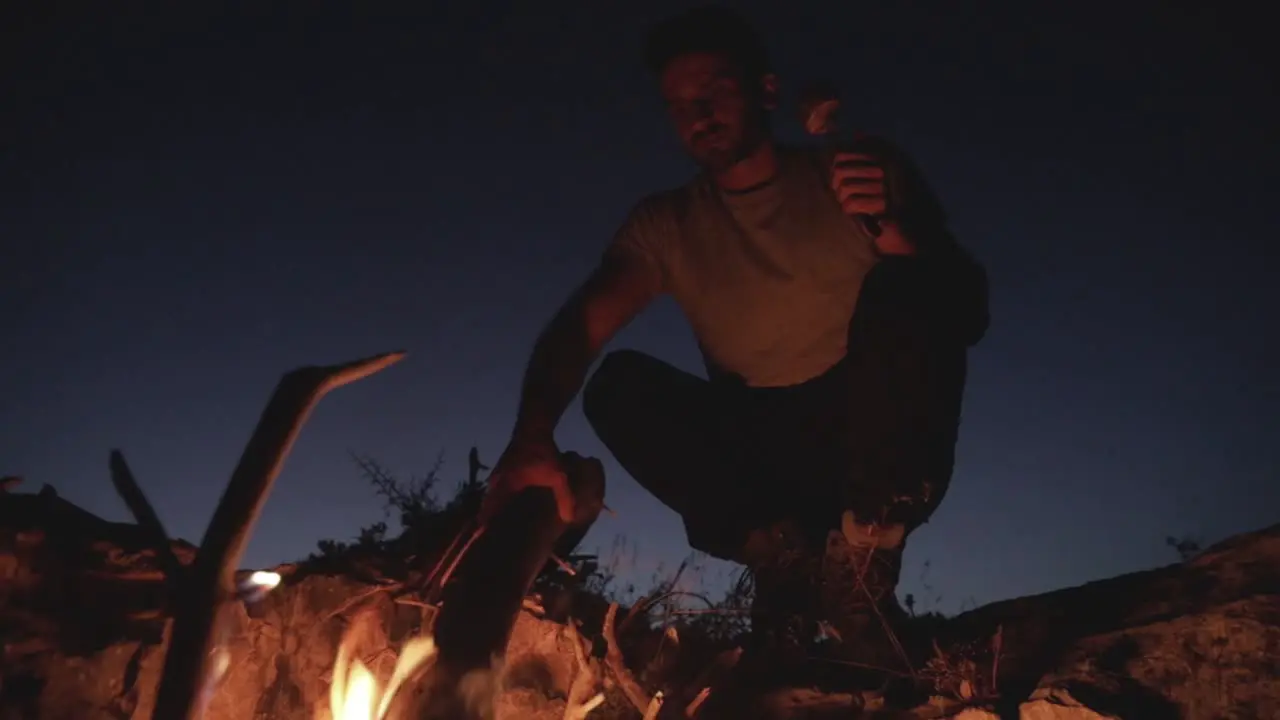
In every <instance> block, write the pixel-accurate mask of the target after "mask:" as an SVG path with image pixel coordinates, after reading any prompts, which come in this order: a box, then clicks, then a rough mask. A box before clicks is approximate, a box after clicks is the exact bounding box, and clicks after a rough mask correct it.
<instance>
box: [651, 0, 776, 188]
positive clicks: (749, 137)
mask: <svg viewBox="0 0 1280 720" xmlns="http://www.w3.org/2000/svg"><path fill="white" fill-rule="evenodd" d="M645 61H646V63H647V64H648V66H649V69H650V71H652V72H653V74H654V75H655V76H656V77H657V78H658V82H659V85H660V88H661V92H662V98H663V100H664V101H665V102H666V105H667V112H668V114H669V115H670V117H671V119H672V121H673V122H674V123H675V127H676V132H677V133H678V134H679V136H680V140H681V142H682V143H684V146H685V149H686V150H687V151H688V152H689V154H690V155H691V156H692V157H693V159H694V161H696V162H697V163H698V164H699V165H702V166H703V167H705V168H707V169H708V170H711V171H712V172H716V171H720V170H725V169H727V168H729V167H731V166H733V165H734V164H735V163H737V162H739V161H741V160H743V159H744V158H746V157H748V156H749V155H751V153H752V152H754V151H755V150H756V149H757V148H759V147H760V145H761V144H762V143H763V142H765V141H766V140H768V138H769V120H768V111H769V110H772V109H773V108H774V107H776V106H777V78H776V77H775V76H774V75H773V73H772V72H771V71H770V66H769V54H768V51H767V50H766V49H765V46H764V43H763V42H761V40H760V38H759V37H758V36H757V35H756V33H755V30H754V29H752V27H751V25H750V24H749V23H747V22H746V20H744V19H743V18H742V17H741V16H739V15H738V14H736V13H734V12H732V11H729V10H726V9H723V8H719V7H714V6H711V7H702V8H698V9H696V10H690V11H687V12H685V13H683V14H681V15H677V16H675V17H672V18H670V19H667V20H664V21H663V22H661V23H659V24H658V25H656V26H655V27H654V28H653V29H652V30H650V31H649V36H648V39H647V41H646V43H645Z"/></svg>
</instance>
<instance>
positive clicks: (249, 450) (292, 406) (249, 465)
mask: <svg viewBox="0 0 1280 720" xmlns="http://www.w3.org/2000/svg"><path fill="white" fill-rule="evenodd" d="M403 357H404V353H387V354H383V355H377V356H375V357H371V358H367V359H364V360H357V361H355V362H351V363H347V364H344V365H332V366H327V367H324V366H322V367H305V368H300V369H298V370H294V371H293V372H290V373H288V374H286V375H285V376H284V377H283V378H281V379H280V382H279V384H277V385H276V389H275V393H274V394H273V395H272V396H271V400H270V401H269V402H268V403H267V407H266V409H265V410H263V412H262V416H261V417H260V418H259V420H258V426H257V427H256V428H255V429H254V431H253V435H252V436H250V438H249V442H248V444H247V445H246V446H245V449H244V452H243V454H242V455H241V456H240V461H239V463H238V464H237V465H236V468H235V470H234V471H233V472H232V474H231V480H230V482H229V483H228V484H227V488H226V490H225V491H223V493H222V499H221V500H220V501H219V502H218V507H217V509H215V510H214V513H213V518H212V519H211V520H210V521H209V527H208V529H207V530H206V531H205V534H204V539H203V540H202V541H201V543H200V550H199V551H198V552H197V553H196V559H195V562H194V563H193V564H192V568H191V572H190V573H189V575H188V576H187V577H186V578H185V579H184V582H183V586H184V587H183V589H182V597H181V598H180V601H179V602H178V603H176V604H175V610H176V613H175V617H174V622H173V634H172V637H171V638H170V641H169V649H168V652H167V653H166V654H165V663H164V670H163V671H162V673H161V676H160V684H159V688H158V690H157V691H156V701H155V710H154V713H153V714H154V716H155V717H157V718H165V720H170V719H172V720H194V719H195V718H196V717H197V713H198V712H199V710H200V707H199V702H200V690H201V687H202V684H203V683H204V681H205V679H206V678H207V677H208V676H209V669H210V659H211V657H212V656H213V653H212V652H211V650H212V649H213V644H214V631H215V629H216V624H217V620H218V615H219V611H220V610H221V608H222V606H223V603H224V602H225V601H226V600H227V599H228V598H229V597H231V596H232V594H233V593H234V592H235V571H236V565H237V564H238V563H239V562H240V556H241V555H242V554H243V553H244V548H245V545H246V544H247V543H248V540H249V535H250V533H251V531H252V529H253V526H254V523H255V522H256V521H257V519H258V515H259V513H260V512H261V510H262V505H263V503H264V502H265V501H266V497H267V494H268V493H269V492H270V490H271V486H272V484H273V483H274V482H275V479H276V476H277V475H278V474H279V472H280V468H281V466H282V465H283V464H284V460H285V458H286V457H287V456H288V454H289V450H290V449H291V448H292V446H293V442H294V440H295V439H297V437H298V433H299V431H300V430H301V429H302V425H303V423H304V422H305V421H306V419H307V415H308V414H309V413H310V412H311V409H312V408H313V407H315V405H316V403H317V402H319V400H320V398H322V397H324V395H325V394H326V393H328V392H329V391H331V390H334V389H336V388H339V387H341V386H343V385H346V384H347V383H351V382H354V381H356V380H360V379H362V378H365V377H368V376H370V375H372V374H374V373H376V372H378V371H379V370H382V369H384V368H386V367H388V366H390V365H392V364H393V363H395V362H397V361H399V360H400V359H401V358H403Z"/></svg>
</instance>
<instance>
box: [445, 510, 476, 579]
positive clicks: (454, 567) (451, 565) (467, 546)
mask: <svg viewBox="0 0 1280 720" xmlns="http://www.w3.org/2000/svg"><path fill="white" fill-rule="evenodd" d="M484 530H485V526H484V525H477V526H476V529H475V530H473V531H472V532H471V537H469V538H467V542H466V544H464V545H463V546H462V549H461V550H459V551H458V554H457V555H455V556H453V562H451V563H449V568H448V569H447V570H445V571H444V574H443V575H441V576H440V587H442V588H443V587H444V586H445V583H447V582H449V578H450V577H451V576H452V575H453V571H454V570H457V569H458V563H460V562H462V558H463V557H465V556H466V554H467V551H468V550H470V549H471V546H472V545H474V544H475V542H476V540H479V539H480V536H481V535H484Z"/></svg>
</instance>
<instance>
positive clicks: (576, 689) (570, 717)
mask: <svg viewBox="0 0 1280 720" xmlns="http://www.w3.org/2000/svg"><path fill="white" fill-rule="evenodd" d="M565 635H567V636H568V638H569V645H570V646H571V647H572V648H573V658H574V660H575V661H577V665H578V672H577V673H576V674H575V675H574V677H573V682H571V683H570V684H569V694H568V697H567V698H566V699H565V706H564V720H583V719H584V718H586V717H587V715H589V714H590V713H591V711H592V710H595V709H596V708H597V707H599V706H600V704H601V703H603V702H604V694H603V693H599V692H596V693H592V690H594V689H595V685H596V682H597V680H598V678H597V677H596V672H595V669H594V668H593V667H592V664H591V660H590V651H589V649H588V646H587V642H586V640H585V639H584V638H583V637H582V634H581V633H579V632H578V628H577V623H576V622H575V621H574V620H573V619H572V618H570V620H569V622H568V624H566V625H565Z"/></svg>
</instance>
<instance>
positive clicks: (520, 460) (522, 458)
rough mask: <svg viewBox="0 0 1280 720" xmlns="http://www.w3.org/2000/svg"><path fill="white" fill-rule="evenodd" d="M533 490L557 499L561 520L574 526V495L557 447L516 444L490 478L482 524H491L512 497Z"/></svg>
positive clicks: (481, 508) (516, 442)
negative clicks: (546, 493) (537, 489)
mask: <svg viewBox="0 0 1280 720" xmlns="http://www.w3.org/2000/svg"><path fill="white" fill-rule="evenodd" d="M531 487H540V488H546V489H548V490H550V491H551V492H552V494H554V495H555V500H556V512H557V513H558V514H559V515H560V520H561V521H563V522H565V523H571V522H573V517H574V511H575V508H574V499H573V493H572V491H571V490H570V488H569V478H568V476H567V475H566V474H565V471H564V467H563V465H562V464H561V463H560V451H559V449H558V448H557V447H556V445H555V443H554V442H539V441H527V440H512V441H511V443H510V444H509V445H507V449H506V450H505V451H504V452H503V453H502V457H501V458H499V459H498V463H497V465H495V466H494V470H493V474H491V475H490V476H489V489H488V492H486V493H485V497H484V501H483V502H482V503H481V505H480V518H479V519H480V523H481V524H487V523H488V522H489V520H490V519H492V518H493V516H494V515H495V514H496V513H497V512H498V511H499V510H501V509H502V507H503V506H504V505H505V504H506V503H507V502H509V501H510V500H511V498H512V497H514V496H515V495H516V494H517V493H519V492H520V491H521V490H524V489H526V488H531Z"/></svg>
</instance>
